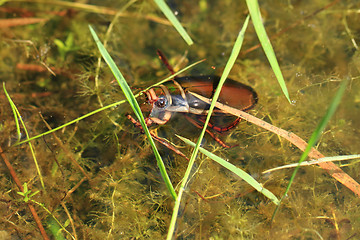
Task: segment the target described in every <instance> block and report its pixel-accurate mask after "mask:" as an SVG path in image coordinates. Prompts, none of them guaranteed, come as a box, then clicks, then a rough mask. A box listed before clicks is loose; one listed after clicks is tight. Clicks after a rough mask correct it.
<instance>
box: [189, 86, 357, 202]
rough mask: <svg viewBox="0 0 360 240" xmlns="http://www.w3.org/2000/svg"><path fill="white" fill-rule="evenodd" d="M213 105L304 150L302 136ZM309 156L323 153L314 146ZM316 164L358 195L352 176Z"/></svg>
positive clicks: (233, 110)
mask: <svg viewBox="0 0 360 240" xmlns="http://www.w3.org/2000/svg"><path fill="white" fill-rule="evenodd" d="M189 93H191V94H193V95H194V96H195V97H197V98H199V99H200V100H202V101H204V102H207V103H209V104H210V103H211V101H210V99H208V98H205V97H203V96H201V95H199V94H196V93H193V92H190V91H189ZM215 106H216V107H217V108H219V109H221V110H223V111H224V112H227V113H230V114H233V115H235V116H238V117H241V118H242V119H245V120H246V121H248V122H251V123H253V124H255V125H257V126H259V127H262V128H264V129H266V130H268V131H270V132H273V133H275V134H277V135H278V136H280V137H283V138H285V139H286V140H288V141H289V142H291V143H292V144H294V145H295V146H296V147H298V148H299V149H300V150H301V151H304V150H305V148H306V146H307V143H306V142H305V141H304V140H303V139H302V138H300V137H299V136H297V135H296V134H294V133H291V132H288V131H286V130H284V129H281V128H278V127H275V126H274V125H271V124H270V123H267V122H265V121H263V120H261V119H259V118H257V117H254V116H252V115H250V114H248V113H246V112H243V111H241V110H239V109H236V108H232V107H229V106H227V105H224V104H222V103H219V102H217V103H216V104H215ZM309 157H310V158H315V159H319V158H324V157H325V156H324V155H323V154H321V153H320V152H319V151H318V150H316V149H315V148H312V150H311V151H310V153H309ZM318 165H319V166H320V167H321V168H322V169H324V170H326V171H327V172H328V173H329V174H330V175H331V176H332V177H333V178H335V179H336V180H338V181H339V182H340V183H342V184H343V185H345V186H346V187H347V188H349V189H350V190H351V191H353V192H354V193H355V194H356V195H358V196H359V197H360V185H359V183H357V182H356V181H355V180H354V179H353V178H352V177H350V176H349V175H347V174H346V173H345V172H344V171H343V170H341V168H339V167H338V166H336V165H335V164H334V163H332V162H319V163H318Z"/></svg>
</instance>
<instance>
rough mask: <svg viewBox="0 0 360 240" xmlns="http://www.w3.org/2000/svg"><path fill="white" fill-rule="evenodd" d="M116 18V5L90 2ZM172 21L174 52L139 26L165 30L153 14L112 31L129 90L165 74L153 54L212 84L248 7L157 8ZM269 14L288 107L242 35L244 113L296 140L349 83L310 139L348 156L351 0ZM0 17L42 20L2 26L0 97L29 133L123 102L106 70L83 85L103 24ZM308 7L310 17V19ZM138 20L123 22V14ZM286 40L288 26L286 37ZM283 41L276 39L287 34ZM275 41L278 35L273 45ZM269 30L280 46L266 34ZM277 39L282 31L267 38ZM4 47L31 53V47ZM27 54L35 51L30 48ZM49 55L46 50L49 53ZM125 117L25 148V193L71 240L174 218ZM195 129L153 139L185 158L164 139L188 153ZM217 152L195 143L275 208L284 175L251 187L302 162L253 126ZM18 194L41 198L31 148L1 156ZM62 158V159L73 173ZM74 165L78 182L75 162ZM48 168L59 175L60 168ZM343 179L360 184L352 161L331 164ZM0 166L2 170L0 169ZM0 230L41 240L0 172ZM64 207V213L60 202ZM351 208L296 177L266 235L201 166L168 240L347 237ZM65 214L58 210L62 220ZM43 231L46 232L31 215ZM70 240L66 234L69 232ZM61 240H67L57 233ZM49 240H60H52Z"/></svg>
mask: <svg viewBox="0 0 360 240" xmlns="http://www.w3.org/2000/svg"><path fill="white" fill-rule="evenodd" d="M93 4H98V5H102V6H107V7H111V8H112V9H121V8H122V7H123V6H124V4H125V3H124V2H123V1H120V2H116V3H114V2H113V1H108V2H103V1H101V2H98V3H95V2H93ZM168 4H170V6H171V8H172V9H173V10H174V11H175V10H176V11H178V17H179V19H180V20H181V22H182V23H183V24H184V26H185V27H186V29H187V31H188V32H189V33H190V35H191V37H192V38H193V40H194V42H195V44H194V45H193V46H191V47H189V46H187V45H186V44H185V42H184V41H183V40H182V39H181V37H180V36H179V35H178V34H177V33H176V32H175V30H174V29H173V28H172V27H170V26H167V25H164V24H161V23H158V22H154V21H152V20H149V19H148V18H150V17H151V16H157V17H160V18H163V15H162V14H161V13H160V11H159V10H157V9H156V6H155V4H154V3H153V2H136V3H134V4H132V5H131V6H130V7H129V8H128V9H127V10H126V13H133V14H132V15H131V16H130V17H129V16H127V17H120V18H119V19H118V20H117V21H116V22H115V24H114V26H113V29H112V31H111V35H110V37H109V38H108V45H107V48H108V50H109V52H110V54H111V55H112V57H113V58H114V60H115V61H116V63H117V64H118V66H119V68H120V70H121V71H122V73H123V74H124V76H125V78H126V79H127V81H128V83H129V84H130V85H131V86H133V87H134V89H136V88H135V87H147V86H150V85H151V84H153V83H155V82H157V81H159V80H161V79H163V78H165V76H167V75H168V71H167V69H166V67H164V66H163V65H162V63H161V62H160V61H159V59H158V57H157V55H156V50H157V49H161V50H162V51H163V52H164V53H165V55H166V56H167V57H168V58H169V61H170V64H172V65H173V66H175V68H176V70H178V69H180V68H182V67H184V66H186V65H187V64H188V63H193V62H195V61H197V60H200V59H203V58H206V61H205V62H203V63H201V64H199V65H197V66H195V67H194V68H193V69H191V70H189V72H188V73H186V74H183V75H200V74H204V75H220V74H221V72H222V69H223V67H224V66H225V64H226V61H227V58H228V56H229V55H230V52H231V49H232V46H233V43H234V41H235V39H236V36H237V34H238V32H239V30H240V29H241V26H242V24H243V22H244V20H245V17H246V14H247V9H246V5H245V3H244V2H241V3H240V2H237V1H208V2H207V1H199V2H196V3H194V1H169V2H168ZM326 4H329V2H327V1H311V2H308V1H295V2H291V1H271V3H270V2H269V3H261V5H260V7H261V11H262V12H261V13H262V15H263V19H264V23H265V27H266V30H267V32H268V34H269V36H270V37H272V36H274V37H273V38H272V40H271V42H272V44H273V47H274V50H275V53H276V55H277V58H278V60H279V63H280V66H281V69H282V71H283V74H284V77H285V80H286V83H287V87H288V90H289V92H290V97H291V99H292V101H293V103H294V104H292V105H291V104H289V103H288V102H287V101H286V99H285V97H284V96H283V95H282V92H281V89H280V87H279V86H278V83H277V81H276V79H275V77H274V74H273V72H272V70H271V68H270V66H269V64H268V61H267V59H266V57H265V55H264V53H263V51H262V50H261V49H260V48H258V49H256V50H253V51H248V50H249V49H250V48H251V47H253V46H254V45H257V44H258V39H257V36H256V34H255V31H254V29H253V27H252V25H251V22H250V24H249V27H248V29H247V31H246V36H245V40H244V44H243V48H242V53H241V55H240V56H239V58H238V60H237V62H236V64H235V66H234V68H233V70H232V72H231V74H230V77H231V78H232V79H234V80H237V81H239V82H242V83H245V84H247V85H249V86H251V87H253V88H254V89H255V90H256V92H257V93H258V95H259V103H258V105H257V106H256V107H255V108H254V109H253V110H251V111H250V113H251V114H252V115H255V116H257V117H258V118H261V119H264V120H265V121H267V122H269V123H271V124H273V125H275V126H278V127H280V128H283V129H285V130H288V131H290V132H294V133H296V134H297V135H299V136H300V137H302V138H303V139H304V140H305V141H307V140H308V139H309V137H310V136H311V134H312V132H313V130H314V129H315V128H316V125H317V124H318V122H319V121H320V120H321V118H322V116H323V115H324V114H325V112H326V109H327V106H328V105H329V103H330V102H331V99H332V98H333V96H334V94H335V93H336V90H337V89H338V87H339V84H340V82H341V81H342V80H344V79H345V78H346V77H350V79H351V80H350V82H349V85H348V87H347V91H346V93H345V95H344V97H343V99H342V103H341V105H340V106H339V108H338V110H337V112H336V114H335V115H334V117H333V119H332V120H331V121H330V123H329V126H328V127H327V128H326V131H325V132H324V134H323V135H322V137H321V139H320V141H319V142H318V145H317V148H318V150H319V151H320V152H321V153H322V154H324V155H325V156H337V155H347V154H357V153H359V150H358V149H359V148H358V146H359V143H360V139H359V130H358V129H359V128H360V125H359V116H360V112H359V111H360V110H359V108H360V95H359V89H360V83H359V79H360V77H359V68H360V65H359V52H358V46H357V44H359V42H360V39H359V34H360V27H359V24H358V23H359V21H360V15H359V12H358V9H359V7H360V4H359V3H358V2H357V1H341V2H335V4H334V5H333V6H329V7H328V8H325V9H323V10H321V9H322V8H323V7H324V6H326ZM3 7H4V9H7V11H8V12H6V11H5V10H4V11H3V12H2V13H0V14H1V15H2V18H13V17H22V18H24V17H29V16H30V17H39V18H40V17H43V18H47V21H44V22H42V23H37V24H34V25H31V26H17V27H12V28H6V29H0V31H1V35H2V36H3V38H2V40H1V43H0V44H1V47H0V52H1V56H2V59H3V60H2V63H1V71H0V78H1V80H2V81H3V82H5V83H6V88H7V90H8V92H9V94H10V95H11V96H12V99H13V101H14V103H15V104H16V105H17V107H18V109H19V111H20V113H21V114H22V117H23V119H24V121H25V124H26V126H27V129H28V131H29V133H30V135H31V136H34V135H37V134H39V133H42V132H45V131H47V130H48V129H47V128H46V126H45V124H44V123H43V122H42V121H41V118H40V116H39V115H38V112H40V111H41V112H42V114H43V115H44V118H45V120H46V121H47V122H48V123H49V124H50V126H51V127H52V128H54V127H57V126H59V125H61V124H63V123H66V122H68V121H70V120H72V119H75V118H77V117H79V116H82V115H84V114H86V113H88V112H90V111H92V110H94V109H97V108H99V107H101V104H103V105H107V104H110V103H113V102H115V101H118V100H120V99H123V96H122V95H121V93H120V90H119V87H118V86H117V84H116V82H115V81H113V77H112V75H111V73H110V71H109V69H108V68H107V66H105V64H103V65H102V68H101V70H100V74H99V79H98V80H95V76H96V66H97V56H98V51H97V49H96V47H95V44H94V41H93V40H92V37H91V36H90V32H89V30H88V24H91V25H92V26H93V27H94V29H95V30H96V31H97V33H98V34H99V36H100V38H101V39H104V33H105V32H106V30H107V28H108V26H109V23H110V22H111V21H112V19H113V16H112V15H106V14H105V15H102V14H98V13H93V12H91V10H90V13H89V11H85V10H84V9H77V10H71V11H65V10H66V9H67V8H65V7H63V6H56V5H51V4H47V5H44V4H34V3H25V2H22V3H6V4H4V5H3ZM317 10H321V11H319V12H318V13H316V14H313V13H315V12H316V11H317ZM135 14H136V16H135ZM288 27H290V28H289V29H287V28H288ZM285 29H287V30H285ZM283 31H284V32H283ZM279 33H281V34H279ZM69 34H73V37H74V44H73V46H72V48H70V50H71V51H70V50H69V51H68V52H67V54H66V58H65V59H62V57H61V54H60V53H59V51H58V49H57V47H56V45H55V43H54V40H55V39H60V40H62V41H65V40H66V38H67V36H68V35H69ZM277 34H279V35H278V36H277ZM14 40H21V41H22V40H31V42H32V43H33V45H32V44H30V43H29V42H20V41H14ZM34 47H35V48H36V50H35V48H34ZM47 49H48V51H47V52H46V50H47ZM41 62H43V63H44V64H46V65H47V66H49V67H53V68H54V69H53V70H54V72H55V73H56V74H57V76H56V77H54V76H52V75H51V74H50V73H49V72H48V71H46V69H45V70H43V71H42V72H39V70H36V69H34V68H31V69H29V65H26V66H27V67H24V66H22V65H19V64H36V65H37V66H41ZM0 99H1V104H0V110H1V111H0V117H1V125H0V129H1V143H2V145H1V146H2V148H4V149H7V145H8V143H9V142H14V141H16V128H15V124H14V120H13V115H12V112H11V109H10V107H9V104H8V102H7V100H6V98H5V96H4V94H2V95H0ZM130 112H131V111H130V108H129V107H128V106H127V105H126V104H123V105H120V106H119V107H117V108H114V109H111V110H110V111H105V112H101V113H99V114H97V115H94V116H92V117H90V118H87V119H84V120H82V121H79V122H78V123H76V124H75V125H71V126H68V127H66V129H63V130H61V131H58V132H56V136H57V137H58V138H59V139H60V140H61V142H62V143H63V146H61V145H60V144H59V142H57V141H56V139H55V136H53V135H51V134H50V135H47V136H45V137H42V138H39V139H37V140H35V141H34V148H35V152H36V156H37V160H38V162H39V165H40V167H41V171H42V174H43V177H44V182H45V188H46V192H45V191H42V192H41V193H39V194H37V195H35V196H34V199H35V200H36V201H38V202H41V203H43V204H44V205H45V206H46V208H47V209H49V210H50V211H51V212H53V214H54V216H55V217H56V218H57V219H58V220H59V221H60V222H61V223H62V224H65V222H66V221H68V219H69V216H71V218H72V222H73V226H74V228H75V229H76V235H77V238H79V239H100V238H106V237H108V238H109V239H123V238H124V239H143V238H149V239H156V238H164V237H165V236H166V233H167V228H168V225H169V221H170V218H171V214H172V207H173V201H172V199H171V198H170V195H169V193H168V192H167V190H166V188H165V185H164V183H163V182H162V179H161V176H160V173H159V170H158V168H157V166H156V160H155V158H154V156H153V154H152V151H151V147H150V146H149V144H148V143H147V142H146V138H145V136H144V135H143V134H141V132H140V130H139V129H136V128H135V127H134V126H133V125H132V124H131V123H130V122H129V121H128V120H127V119H126V118H125V114H126V113H130ZM194 132H200V131H198V130H196V128H193V127H192V126H190V124H188V123H184V120H183V119H182V118H181V117H179V118H178V119H175V120H171V121H169V122H168V123H167V124H166V125H165V126H161V127H159V128H158V134H159V135H160V136H162V137H166V138H167V139H169V140H171V141H173V142H174V143H176V144H179V145H181V146H180V149H181V151H183V152H184V153H185V154H186V155H188V156H190V154H191V149H190V148H188V147H182V146H184V144H183V143H181V142H180V141H179V140H177V139H176V137H175V133H177V134H180V135H183V136H185V137H188V138H191V139H192V140H194V141H195V140H196V134H194ZM220 138H221V139H223V140H224V141H225V142H226V143H227V144H229V145H238V146H236V147H234V148H231V149H229V150H224V149H222V148H221V147H220V146H219V145H218V144H217V143H216V142H215V141H214V140H213V139H212V138H210V137H206V139H205V143H204V146H205V148H207V149H208V150H211V151H214V152H215V153H216V154H217V155H219V156H221V157H223V158H224V159H228V160H229V161H230V162H231V163H233V164H234V165H236V166H238V167H240V168H242V169H243V170H245V171H247V172H248V173H250V174H251V175H252V176H253V177H255V178H256V179H257V180H258V181H259V182H261V183H262V184H263V185H264V186H265V187H266V188H267V189H269V190H270V191H272V192H273V193H274V194H275V195H276V196H278V197H279V198H280V197H281V196H282V194H283V193H284V191H285V188H286V186H287V184H288V180H289V178H290V176H291V174H292V170H281V171H277V172H274V173H271V174H267V175H262V174H261V172H262V171H264V170H266V169H269V168H272V167H276V166H280V165H284V164H288V163H294V162H297V161H298V160H299V159H300V156H301V151H300V150H298V149H296V148H295V147H294V146H292V145H291V144H290V143H288V142H287V141H286V140H283V139H280V138H279V137H277V136H276V135H274V134H273V133H270V132H267V131H266V130H264V129H261V128H259V127H257V126H253V125H252V124H249V123H246V122H245V121H243V122H241V123H240V124H239V126H238V127H237V128H236V129H235V130H233V131H230V132H229V133H228V134H223V135H220ZM159 149H160V153H161V155H162V156H163V158H164V161H165V162H166V164H167V168H168V171H169V175H170V177H171V179H172V181H173V184H174V186H177V185H178V183H179V181H181V179H182V176H183V174H184V171H185V169H186V165H187V161H186V160H185V159H184V158H182V157H179V156H177V155H175V154H173V153H172V152H171V151H170V150H167V149H166V148H164V147H163V146H160V145H159ZM5 154H6V155H7V157H8V158H9V160H10V162H11V163H12V164H13V166H14V168H15V171H16V173H17V175H18V177H19V179H20V181H21V182H22V183H24V182H27V183H28V185H29V186H30V187H29V188H30V189H31V190H32V192H35V191H36V190H41V185H40V182H39V177H38V176H37V173H36V169H35V167H34V162H33V160H32V156H31V153H30V150H29V149H28V146H26V145H25V144H24V145H22V146H20V147H14V148H10V149H8V150H7V151H6V153H5ZM71 159H73V160H71ZM74 161H76V162H78V163H79V165H80V166H81V167H82V168H83V171H85V173H86V174H87V175H88V177H89V179H90V180H88V179H86V178H84V173H83V172H82V170H80V168H79V167H77V166H76V165H75V164H74ZM56 162H58V164H59V165H60V166H58V165H57V163H56ZM341 164H346V165H344V166H343V167H342V170H344V171H345V172H346V173H347V174H348V175H350V176H351V177H352V178H354V179H355V180H356V181H358V182H359V181H360V175H359V167H358V166H359V164H358V162H357V161H356V160H353V161H350V162H346V163H345V162H344V163H341ZM1 166H3V165H1ZM1 173H2V174H1V178H0V181H1V184H2V188H1V189H3V191H2V196H3V198H2V199H3V201H2V203H1V206H2V209H3V211H4V212H6V214H4V217H3V218H2V226H3V227H2V229H3V231H4V234H8V235H12V236H13V238H14V239H16V238H26V237H25V236H30V237H29V238H38V237H39V235H38V234H37V233H36V225H35V224H34V223H33V222H32V221H33V220H32V216H31V215H30V213H29V211H28V209H27V207H26V205H25V204H24V203H22V202H21V201H17V200H16V199H19V196H18V195H17V194H16V191H18V189H17V188H16V186H15V184H14V183H12V181H11V177H10V175H9V174H8V170H7V169H6V168H5V166H3V167H1ZM72 190H74V191H72ZM61 203H64V204H61ZM359 203H360V201H359V197H357V196H356V195H355V194H353V193H352V192H351V191H350V190H349V189H347V188H346V187H345V186H343V185H341V184H340V183H339V182H337V181H336V180H334V179H333V178H332V177H331V176H330V175H329V174H328V173H326V172H325V171H324V170H322V169H320V168H318V167H303V168H301V170H300V171H299V173H298V175H297V177H296V179H295V182H294V184H293V186H292V189H291V190H290V193H289V195H288V197H287V198H286V199H284V201H283V203H282V207H281V209H280V211H279V212H278V213H277V215H276V217H275V220H274V221H273V222H272V223H271V222H270V220H271V217H272V214H273V211H274V209H275V205H274V204H272V203H271V202H270V201H269V200H268V199H265V198H264V197H263V196H262V195H261V194H259V193H257V192H256V191H255V190H253V189H252V188H251V187H250V186H249V185H247V184H246V183H244V182H243V181H242V180H240V179H238V178H237V177H236V176H235V175H233V174H232V173H230V172H229V171H227V170H226V169H223V168H222V167H221V166H219V165H218V164H217V163H215V162H212V161H211V160H209V159H207V158H205V157H204V156H202V155H200V156H199V157H198V160H197V162H196V168H195V169H194V175H193V178H192V182H191V184H190V186H189V189H187V191H186V194H185V196H184V199H183V204H182V206H181V211H180V215H179V220H178V224H177V231H176V236H177V238H178V239H274V238H277V239H358V238H359V236H360V232H359V229H360V226H359V223H360V221H359V218H360V212H359V208H358V205H359ZM64 206H66V208H67V211H68V214H67V213H66V210H64ZM36 209H37V210H38V211H39V215H40V218H41V219H42V221H43V222H44V223H46V222H47V221H49V218H50V217H49V216H48V214H47V213H46V212H45V211H44V210H42V209H41V208H40V207H37V208H36ZM67 230H68V231H70V232H71V233H72V234H73V235H74V232H73V229H72V228H71V225H69V226H68V227H67ZM64 236H66V238H67V239H70V236H69V235H66V234H64ZM59 239H61V238H59Z"/></svg>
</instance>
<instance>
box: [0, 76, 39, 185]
mask: <svg viewBox="0 0 360 240" xmlns="http://www.w3.org/2000/svg"><path fill="white" fill-rule="evenodd" d="M3 89H4V92H5V95H6V97H7V99H8V101H9V103H10V106H11V109H12V111H13V113H14V118H15V121H16V122H17V123H16V128H17V132H18V134H19V137H21V131H20V126H19V124H18V120H20V122H21V125H22V126H23V128H24V131H25V134H26V138H27V139H29V133H28V131H27V129H26V126H25V123H24V121H23V120H22V117H21V115H20V112H19V110H18V109H17V107H16V105H15V103H14V102H13V101H12V99H11V97H10V95H9V94H8V92H7V91H6V88H5V83H4V82H3ZM29 148H30V151H31V155H32V157H33V160H34V164H35V167H36V171H37V173H38V175H39V180H40V183H41V186H42V188H43V189H44V190H45V184H44V180H43V177H42V174H41V171H40V167H39V164H38V162H37V159H36V155H35V150H34V148H33V146H32V144H31V143H30V142H29Z"/></svg>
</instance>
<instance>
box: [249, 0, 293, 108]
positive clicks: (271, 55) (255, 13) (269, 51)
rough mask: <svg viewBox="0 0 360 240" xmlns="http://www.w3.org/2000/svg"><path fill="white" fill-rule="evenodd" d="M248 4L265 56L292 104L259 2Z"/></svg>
mask: <svg viewBox="0 0 360 240" xmlns="http://www.w3.org/2000/svg"><path fill="white" fill-rule="evenodd" d="M246 4H247V6H248V9H249V12H250V16H251V20H252V22H253V24H254V28H255V31H256V34H257V36H258V38H259V40H260V43H261V46H262V48H263V49H264V52H265V55H266V57H267V59H268V60H269V63H270V65H271V68H272V70H273V71H274V73H275V76H276V78H277V80H278V82H279V84H280V87H281V89H282V91H283V93H284V95H285V97H286V99H287V100H288V101H289V103H291V101H290V96H289V92H288V90H287V88H286V84H285V81H284V77H283V75H282V73H281V69H280V66H279V63H278V61H277V59H276V56H275V52H274V49H273V47H272V45H271V43H270V40H269V38H268V36H267V34H266V31H265V27H264V24H263V23H262V18H261V13H260V8H259V3H258V0H246Z"/></svg>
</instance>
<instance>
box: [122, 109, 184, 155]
mask: <svg viewBox="0 0 360 240" xmlns="http://www.w3.org/2000/svg"><path fill="white" fill-rule="evenodd" d="M126 117H127V118H128V119H129V120H130V121H131V122H132V123H133V124H134V125H135V126H136V127H138V128H140V129H141V130H142V131H144V129H143V127H142V126H141V124H140V123H139V122H138V121H136V120H135V119H134V118H133V117H132V116H131V115H130V114H128V115H127V116H126ZM147 119H148V118H147ZM147 119H146V120H147ZM150 135H151V137H152V138H153V139H155V140H156V141H158V142H159V143H161V144H162V145H164V146H165V147H167V148H169V149H170V150H172V151H174V152H175V153H176V154H178V155H180V156H182V157H184V158H185V159H186V160H188V161H189V159H188V158H187V157H186V156H185V154H184V153H182V152H181V151H180V150H179V149H177V148H176V147H175V146H174V145H173V144H172V143H171V142H169V141H168V140H166V139H164V138H161V137H159V136H157V135H156V134H155V133H154V132H153V131H150Z"/></svg>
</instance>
